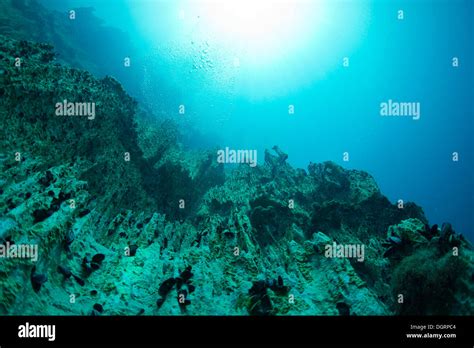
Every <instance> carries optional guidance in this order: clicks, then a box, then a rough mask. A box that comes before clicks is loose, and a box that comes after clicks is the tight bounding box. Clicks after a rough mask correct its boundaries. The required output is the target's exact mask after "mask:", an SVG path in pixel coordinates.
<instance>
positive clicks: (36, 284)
mask: <svg viewBox="0 0 474 348" xmlns="http://www.w3.org/2000/svg"><path fill="white" fill-rule="evenodd" d="M30 280H31V286H32V287H33V290H34V291H35V292H39V291H40V290H41V286H42V285H43V284H44V283H46V282H47V281H48V277H47V276H46V275H45V274H43V273H37V272H36V266H34V267H33V268H32V270H31V277H30Z"/></svg>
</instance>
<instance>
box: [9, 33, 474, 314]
mask: <svg viewBox="0 0 474 348" xmlns="http://www.w3.org/2000/svg"><path fill="white" fill-rule="evenodd" d="M0 52H1V56H0V69H1V71H2V74H1V75H0V93H1V96H2V98H1V99H0V117H2V121H3V124H2V126H3V127H2V128H1V129H0V145H1V146H0V148H1V151H2V152H1V155H0V168H1V174H0V190H1V195H0V213H1V214H0V243H1V246H4V245H7V244H8V245H11V243H12V242H14V243H16V244H22V245H23V244H24V245H32V246H37V247H38V259H37V260H36V261H33V260H32V259H28V258H15V259H14V258H6V259H4V260H3V259H2V260H1V261H0V262H2V271H1V272H0V313H1V314H8V315H19V314H45V315H53V314H54V315H389V314H398V313H403V314H405V313H411V312H410V310H409V309H407V308H411V307H410V305H411V304H413V303H418V304H419V306H418V307H416V309H414V311H416V313H421V314H431V313H448V314H472V305H471V303H472V301H471V300H472V284H471V283H469V279H470V278H469V272H470V269H471V268H472V261H469V258H468V254H469V252H471V251H470V248H471V246H470V245H469V243H467V241H465V240H464V239H463V238H462V237H461V236H459V235H457V234H456V233H455V232H454V231H453V230H452V228H451V227H450V225H447V224H446V225H444V227H442V228H441V230H439V229H438V228H437V227H436V228H434V227H429V225H428V221H427V220H426V218H425V216H424V214H423V211H422V209H421V208H420V207H418V206H417V205H416V204H413V203H407V204H405V206H404V208H403V209H400V208H399V207H397V205H395V204H392V203H391V202H390V201H389V200H388V199H387V198H386V197H385V196H383V195H382V193H381V192H380V190H379V188H378V186H377V184H376V183H375V181H374V179H373V178H372V177H371V176H370V175H369V174H367V173H365V172H362V171H355V170H347V169H345V168H343V167H341V166H339V165H337V164H335V163H333V162H325V163H321V164H310V165H309V167H308V170H304V169H295V168H293V167H292V166H291V165H290V164H289V163H288V161H287V158H288V156H287V154H285V152H284V150H282V149H280V148H278V147H277V146H274V147H273V148H272V150H267V151H266V152H265V162H264V164H263V165H259V166H256V167H249V166H247V165H239V166H237V167H236V168H235V169H233V170H231V171H225V170H224V167H223V165H222V164H221V163H218V162H217V160H216V156H215V151H211V150H202V151H201V150H199V151H198V150H193V151H191V150H187V149H186V148H185V147H184V146H183V144H182V143H181V142H180V136H179V132H178V128H177V126H176V124H174V123H173V122H170V121H163V120H157V119H156V117H155V115H152V114H148V113H149V112H148V111H146V110H145V109H144V108H142V107H141V106H140V105H138V103H137V102H136V101H135V100H133V99H132V98H131V97H130V96H128V95H127V93H126V92H125V91H124V89H123V88H122V86H121V84H120V83H119V82H118V81H117V80H116V79H114V78H112V77H106V78H102V79H98V78H96V77H94V76H93V75H91V74H90V73H88V72H85V71H81V70H77V69H72V68H69V67H65V66H61V65H59V64H56V63H55V62H54V59H55V58H54V57H55V54H54V51H53V50H52V48H51V46H49V45H45V44H38V43H32V42H27V41H17V40H14V39H11V38H9V37H6V36H0ZM17 52H23V53H22V57H23V63H24V64H22V66H21V67H20V68H19V67H17V66H15V64H14V62H15V59H14V57H15V56H16V54H17ZM66 99H67V100H68V101H78V102H81V103H82V102H94V103H95V104H94V105H95V113H94V115H93V116H94V117H89V118H87V117H67V116H61V117H59V116H57V115H56V114H55V105H56V103H61V102H63V101H64V100H66ZM90 116H91V115H90ZM334 245H336V246H337V245H340V246H342V247H344V246H349V247H352V246H353V247H354V248H359V249H358V250H363V253H364V254H363V255H360V256H363V257H362V258H360V259H359V260H358V259H355V258H351V257H350V256H347V257H346V256H345V255H343V257H337V256H335V257H333V256H328V254H327V253H326V252H325V251H326V250H327V248H328V246H329V247H333V246H334ZM453 248H457V250H458V252H459V255H460V256H459V258H458V259H453V258H452V257H454V256H450V254H449V253H451V255H452V252H453ZM1 250H4V248H3V249H1ZM387 250H390V252H387ZM384 256H385V257H384ZM419 266H420V267H419ZM417 267H419V269H417ZM431 270H433V272H431ZM430 272H431V273H433V274H431V273H430ZM434 273H435V274H434ZM429 274H431V275H429ZM404 279H406V281H404ZM418 282H420V284H421V285H422V286H420V289H417V288H416V284H418ZM451 282H454V283H455V284H456V287H453V288H450V289H449V290H446V289H447V288H448V284H451ZM437 284H438V285H437ZM430 289H435V290H436V291H438V292H437V293H436V294H435V295H433V296H432V295H431V294H430V292H429V291H430ZM399 293H403V294H405V298H406V299H407V301H408V302H407V304H406V305H403V306H399V305H397V302H396V299H397V296H398V294H399ZM444 298H446V299H448V301H447V304H446V305H445V306H441V307H437V303H439V301H442V299H444ZM462 298H464V302H462V300H461V299H462ZM463 304H464V307H463V306H462V305H463ZM436 308H438V309H436Z"/></svg>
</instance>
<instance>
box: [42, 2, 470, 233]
mask: <svg viewBox="0 0 474 348" xmlns="http://www.w3.org/2000/svg"><path fill="white" fill-rule="evenodd" d="M208 2H209V1H207V3H208ZM43 4H44V5H46V6H48V7H51V8H55V9H58V10H60V11H67V10H68V9H70V8H74V7H81V6H92V7H94V8H95V13H96V15H97V16H98V17H100V18H101V19H103V20H104V23H105V25H109V26H113V27H117V28H119V29H121V30H122V31H124V32H125V33H127V34H128V35H129V37H130V38H131V41H132V42H133V46H134V48H133V51H131V52H130V56H131V61H132V66H131V67H130V68H128V69H124V68H123V65H122V59H123V58H122V56H121V55H119V54H117V56H114V55H113V53H114V52H118V51H119V48H120V47H114V48H110V52H111V60H110V64H104V66H103V71H101V72H100V73H102V74H111V75H113V76H116V77H117V79H118V80H119V81H121V82H122V83H123V84H124V86H125V87H126V89H127V91H128V92H129V93H130V94H131V95H133V96H135V97H136V98H137V99H138V100H140V101H141V102H142V103H143V104H145V105H147V107H149V108H150V110H153V112H154V113H155V114H156V116H157V117H171V118H174V119H175V120H177V122H179V124H180V126H181V127H182V130H183V132H184V133H186V134H188V146H190V147H217V148H225V147H226V146H229V147H231V148H236V149H257V150H258V151H259V152H258V154H259V158H258V160H259V163H263V150H264V149H265V148H271V147H272V146H273V145H278V146H279V147H280V148H282V149H283V150H284V151H286V152H287V153H288V154H289V162H290V163H291V164H293V165H294V166H297V167H302V168H306V166H307V165H308V163H309V162H310V161H312V162H320V161H325V160H332V161H335V162H337V163H338V164H340V165H342V166H344V167H346V168H354V169H361V170H365V171H367V172H369V173H370V174H372V175H373V176H374V177H375V179H376V181H377V183H378V184H379V186H380V188H381V190H382V192H383V193H384V194H385V195H387V196H388V197H389V199H390V200H391V201H392V202H395V201H397V200H398V199H403V200H404V201H414V202H416V203H417V204H419V205H421V206H422V207H423V209H424V211H425V213H426V215H427V217H428V219H429V220H430V223H432V224H434V223H438V224H440V223H442V222H444V221H449V222H451V223H452V224H453V226H454V228H455V230H456V231H457V232H460V233H463V234H465V235H468V236H469V238H470V239H471V240H474V231H473V229H472V226H473V225H474V224H473V222H474V221H473V208H474V204H473V203H474V202H473V201H474V192H473V185H472V184H473V180H474V174H473V170H474V169H473V168H474V165H473V164H474V163H473V162H474V159H473V150H474V140H473V138H472V134H473V115H474V107H473V104H472V100H473V96H474V93H473V92H474V91H473V85H474V83H473V82H474V73H473V69H472V63H473V61H474V60H473V44H474V38H473V36H474V24H473V23H474V21H473V19H474V18H473V2H472V1H470V0H466V1H462V0H449V1H448V0H446V1H413V0H411V1H396V2H394V1H321V2H316V1H294V2H292V4H293V6H294V7H295V9H296V13H297V14H298V15H300V16H301V13H303V14H304V15H303V16H302V17H299V18H298V20H297V21H296V22H295V23H293V24H292V25H291V26H290V25H288V27H284V28H283V30H282V26H284V25H287V23H283V24H282V25H281V26H278V24H277V26H275V29H274V30H273V32H272V33H271V34H268V33H267V34H265V33H264V34H262V35H261V37H259V38H258V40H259V41H258V42H255V41H254V38H253V37H252V36H251V28H250V29H249V28H247V29H248V30H247V29H246V30H245V32H244V33H239V29H238V28H237V29H236V30H235V31H236V32H233V33H225V31H226V30H227V31H229V28H228V27H227V26H226V23H225V19H224V22H222V21H221V22H219V23H220V24H219V25H221V26H222V28H221V30H220V29H219V28H218V26H217V27H216V25H215V23H214V25H209V17H210V16H212V15H215V14H212V13H211V14H210V13H209V4H207V5H206V4H205V1H191V2H189V1H188V2H186V1H145V0H133V1H132V0H128V1H125V0H114V1H112V0H110V1H105V0H104V1H100V2H99V1H92V0H74V1H69V2H67V1H62V0H61V1H53V0H43ZM320 4H322V5H320ZM242 6H247V7H248V8H247V9H246V11H247V12H249V11H250V12H251V11H252V10H254V9H255V8H254V7H252V5H251V2H245V1H243V2H242ZM205 8H206V10H204V9H205ZM400 9H402V10H403V11H404V18H403V19H402V20H400V19H398V18H397V16H398V12H397V11H398V10H400ZM221 19H222V18H221ZM78 20H80V18H78ZM231 20H232V18H229V21H231ZM245 24H246V25H247V24H249V23H245ZM234 29H235V28H234ZM264 29H265V28H263V29H262V27H259V28H258V30H264ZM249 32H250V36H249ZM288 33H290V34H288ZM286 34H288V35H286ZM78 35H80V33H78ZM239 35H242V36H241V37H240V38H239ZM245 35H246V36H245ZM275 35H277V36H275ZM249 41H252V42H251V45H249V46H248V47H247V46H245V45H246V44H247V43H248V42H249ZM86 42H89V43H90V44H91V47H93V46H94V44H95V45H97V44H98V43H95V42H94V37H89V38H87V40H86ZM107 44H108V43H107V42H104V43H99V45H100V46H101V47H104V49H107V48H108V47H107ZM114 45H115V46H117V43H114ZM265 45H268V47H267V48H266V46H265ZM118 46H120V45H118ZM124 54H126V53H124ZM344 57H348V58H349V66H347V67H345V66H343V59H344ZM453 57H458V59H459V66H458V67H453V66H452V58H453ZM389 99H392V100H394V101H400V102H419V103H420V106H421V115H420V119H419V120H413V119H412V118H410V117H382V116H381V115H380V103H381V102H385V101H388V100H389ZM179 105H184V106H185V108H186V113H185V114H184V115H180V114H179V113H178V106H179ZM289 105H293V106H294V110H295V113H294V114H289V113H288V107H289ZM344 152H348V153H349V161H347V162H346V161H343V153H344ZM453 152H457V153H459V161H457V162H454V161H453V160H452V154H453Z"/></svg>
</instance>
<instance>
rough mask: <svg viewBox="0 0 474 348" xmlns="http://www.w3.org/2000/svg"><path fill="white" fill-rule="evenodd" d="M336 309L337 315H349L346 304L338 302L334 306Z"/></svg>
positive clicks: (348, 308) (349, 311)
mask: <svg viewBox="0 0 474 348" xmlns="http://www.w3.org/2000/svg"><path fill="white" fill-rule="evenodd" d="M336 307H337V310H338V312H339V315H344V316H347V315H350V314H351V310H350V307H349V305H348V304H347V303H345V302H338V303H337V304H336Z"/></svg>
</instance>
